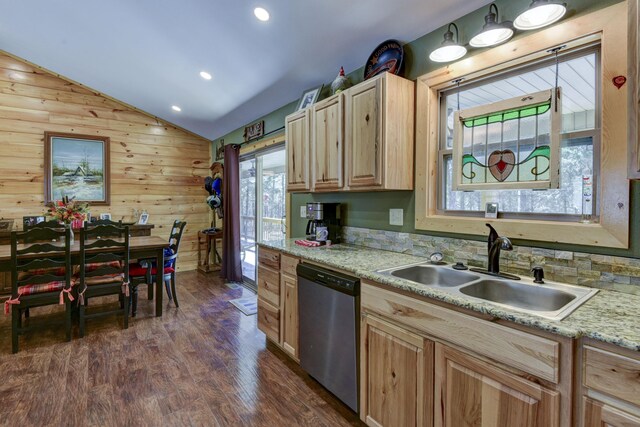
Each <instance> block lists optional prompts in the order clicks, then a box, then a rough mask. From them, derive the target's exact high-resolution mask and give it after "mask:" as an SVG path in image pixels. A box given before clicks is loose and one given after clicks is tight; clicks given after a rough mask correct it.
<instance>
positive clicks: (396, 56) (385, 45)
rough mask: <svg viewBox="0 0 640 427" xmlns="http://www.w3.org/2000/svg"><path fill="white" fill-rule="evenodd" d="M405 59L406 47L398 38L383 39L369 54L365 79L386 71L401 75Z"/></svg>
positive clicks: (365, 68) (365, 67)
mask: <svg viewBox="0 0 640 427" xmlns="http://www.w3.org/2000/svg"><path fill="white" fill-rule="evenodd" d="M403 59H404V49H403V48H402V44H401V43H400V42H399V41H398V40H393V39H391V40H386V41H383V42H382V43H380V44H379V45H378V46H377V47H376V48H375V49H374V50H373V52H372V53H371V55H369V59H367V63H366V65H365V66H364V79H365V80H368V79H370V78H371V77H375V76H377V75H378V74H382V73H384V72H385V71H388V72H390V73H392V74H395V75H399V74H400V71H401V69H402V60H403Z"/></svg>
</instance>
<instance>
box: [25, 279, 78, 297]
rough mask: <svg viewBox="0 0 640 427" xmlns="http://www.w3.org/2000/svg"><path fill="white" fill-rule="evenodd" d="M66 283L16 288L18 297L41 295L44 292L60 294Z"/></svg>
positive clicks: (58, 282) (49, 283)
mask: <svg viewBox="0 0 640 427" xmlns="http://www.w3.org/2000/svg"><path fill="white" fill-rule="evenodd" d="M65 285H66V282H65V281H64V280H61V281H57V282H48V283H38V284H37V285H23V286H20V287H18V295H21V296H24V295H34V294H43V293H45V292H60V291H61V290H63V289H64V287H65ZM71 285H72V286H73V283H72V284H71Z"/></svg>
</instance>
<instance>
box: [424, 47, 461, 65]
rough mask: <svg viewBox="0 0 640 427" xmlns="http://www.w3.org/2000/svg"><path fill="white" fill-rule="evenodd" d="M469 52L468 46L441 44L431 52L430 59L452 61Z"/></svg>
mask: <svg viewBox="0 0 640 427" xmlns="http://www.w3.org/2000/svg"><path fill="white" fill-rule="evenodd" d="M466 54H467V48H466V47H464V46H460V45H458V44H450V45H446V46H441V47H439V48H437V49H436V50H434V51H433V52H431V54H430V55H429V59H430V60H432V61H433V62H451V61H455V60H456V59H460V58H462V57H463V56H465V55H466Z"/></svg>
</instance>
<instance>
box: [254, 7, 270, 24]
mask: <svg viewBox="0 0 640 427" xmlns="http://www.w3.org/2000/svg"><path fill="white" fill-rule="evenodd" d="M253 14H254V15H255V16H256V18H258V19H259V20H260V21H262V22H265V21H268V20H269V17H270V16H269V12H268V11H267V9H265V8H263V7H256V8H255V9H253Z"/></svg>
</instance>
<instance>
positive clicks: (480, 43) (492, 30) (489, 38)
mask: <svg viewBox="0 0 640 427" xmlns="http://www.w3.org/2000/svg"><path fill="white" fill-rule="evenodd" d="M511 37H513V28H512V26H511V22H500V23H498V6H496V4H495V3H491V5H490V6H489V13H488V14H487V15H485V17H484V25H483V26H482V31H480V32H479V33H478V34H476V35H475V36H474V37H473V38H472V39H471V40H470V41H469V44H470V45H471V46H473V47H488V46H495V45H497V44H500V43H504V42H506V41H507V40H509V39H510V38H511Z"/></svg>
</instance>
